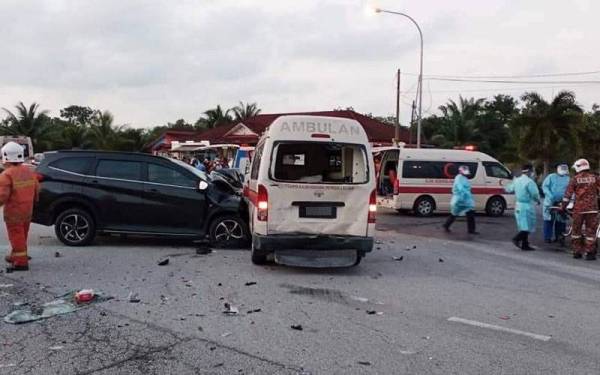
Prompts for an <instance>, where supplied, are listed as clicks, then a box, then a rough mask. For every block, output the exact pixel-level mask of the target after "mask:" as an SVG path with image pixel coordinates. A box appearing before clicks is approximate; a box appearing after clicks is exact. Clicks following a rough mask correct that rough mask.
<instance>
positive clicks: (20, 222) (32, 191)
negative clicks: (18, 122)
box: [0, 142, 39, 271]
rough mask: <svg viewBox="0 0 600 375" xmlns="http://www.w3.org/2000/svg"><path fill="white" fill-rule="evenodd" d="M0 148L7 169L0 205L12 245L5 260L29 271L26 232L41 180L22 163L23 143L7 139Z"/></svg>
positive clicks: (0, 186)
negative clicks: (2, 208)
mask: <svg viewBox="0 0 600 375" xmlns="http://www.w3.org/2000/svg"><path fill="white" fill-rule="evenodd" d="M1 152H2V162H3V163H4V167H5V169H4V172H2V174H0V206H4V222H5V223H6V230H7V232H8V240H9V241H10V245H11V248H12V249H11V253H10V254H9V255H7V256H6V257H5V260H6V262H7V263H9V268H10V269H11V270H15V271H26V270H28V269H29V257H28V256H27V236H28V234H29V225H30V224H31V215H32V212H33V204H34V202H35V201H37V197H38V192H39V182H38V180H37V178H36V176H35V173H34V172H33V171H32V170H31V169H30V168H29V167H27V166H25V165H23V162H24V161H25V158H24V155H23V154H24V152H23V147H21V146H20V145H18V144H17V143H15V142H8V143H7V144H6V145H5V146H4V147H2V150H1Z"/></svg>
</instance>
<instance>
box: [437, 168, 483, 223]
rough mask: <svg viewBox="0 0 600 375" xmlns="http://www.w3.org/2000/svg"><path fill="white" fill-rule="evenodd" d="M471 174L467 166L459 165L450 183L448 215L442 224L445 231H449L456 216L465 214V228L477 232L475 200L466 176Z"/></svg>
mask: <svg viewBox="0 0 600 375" xmlns="http://www.w3.org/2000/svg"><path fill="white" fill-rule="evenodd" d="M470 175H471V171H470V170H469V167H468V166H466V165H461V166H460V167H458V174H457V175H456V177H455V178H454V185H452V200H451V201H450V216H448V219H447V220H446V223H445V224H444V229H445V230H446V232H450V226H451V225H452V223H454V221H455V220H456V217H457V216H465V215H466V216H467V230H468V232H469V233H470V234H479V233H478V232H476V231H475V212H474V211H473V208H475V200H474V199H473V193H471V182H469V179H468V178H467V176H470Z"/></svg>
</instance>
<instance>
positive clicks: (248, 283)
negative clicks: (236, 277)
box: [246, 281, 256, 286]
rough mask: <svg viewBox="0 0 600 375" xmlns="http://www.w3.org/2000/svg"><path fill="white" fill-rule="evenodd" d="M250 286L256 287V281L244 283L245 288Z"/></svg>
mask: <svg viewBox="0 0 600 375" xmlns="http://www.w3.org/2000/svg"><path fill="white" fill-rule="evenodd" d="M252 285H256V281H248V282H247V283H246V286H252Z"/></svg>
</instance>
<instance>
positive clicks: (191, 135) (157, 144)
mask: <svg viewBox="0 0 600 375" xmlns="http://www.w3.org/2000/svg"><path fill="white" fill-rule="evenodd" d="M285 115H313V116H329V117H340V118H348V119H353V120H356V121H358V122H359V123H360V124H361V125H362V126H363V128H364V129H365V132H366V133H367V137H368V138H369V142H371V144H372V145H374V146H384V145H391V144H392V139H393V138H394V127H393V126H390V125H388V124H386V123H383V122H381V121H378V120H376V119H374V118H371V117H368V116H365V115H362V114H360V113H356V112H354V111H351V110H343V111H322V112H294V113H275V114H260V115H258V116H255V117H252V118H249V119H246V120H244V121H240V122H238V123H234V124H230V125H222V126H219V127H216V128H213V129H208V130H203V131H199V132H186V131H166V132H165V133H163V134H162V135H161V136H160V137H159V138H158V139H157V140H155V141H153V142H151V143H150V144H149V145H148V147H147V151H148V152H151V153H152V154H155V155H163V154H166V153H168V151H170V150H171V142H173V141H178V142H185V141H195V142H200V141H209V142H210V144H237V145H249V146H254V145H256V143H257V142H258V139H259V138H260V136H261V134H262V133H263V132H264V131H265V129H267V127H269V125H271V124H272V123H273V121H275V119H277V118H278V117H280V116H285ZM400 141H401V142H404V143H406V144H409V132H408V129H406V128H402V129H400Z"/></svg>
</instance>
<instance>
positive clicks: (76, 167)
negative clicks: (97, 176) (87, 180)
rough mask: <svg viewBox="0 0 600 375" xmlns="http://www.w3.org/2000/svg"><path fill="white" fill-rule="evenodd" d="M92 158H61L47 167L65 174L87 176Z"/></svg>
mask: <svg viewBox="0 0 600 375" xmlns="http://www.w3.org/2000/svg"><path fill="white" fill-rule="evenodd" d="M93 161H94V158H91V157H84V158H79V157H75V158H68V157H67V158H62V159H58V160H56V161H53V162H52V163H50V164H49V165H48V166H49V167H52V168H56V169H60V170H63V171H67V172H72V173H77V174H87V173H89V171H90V167H91V166H92V162H93Z"/></svg>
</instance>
